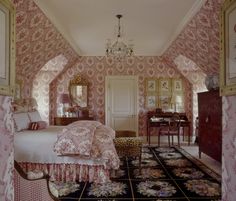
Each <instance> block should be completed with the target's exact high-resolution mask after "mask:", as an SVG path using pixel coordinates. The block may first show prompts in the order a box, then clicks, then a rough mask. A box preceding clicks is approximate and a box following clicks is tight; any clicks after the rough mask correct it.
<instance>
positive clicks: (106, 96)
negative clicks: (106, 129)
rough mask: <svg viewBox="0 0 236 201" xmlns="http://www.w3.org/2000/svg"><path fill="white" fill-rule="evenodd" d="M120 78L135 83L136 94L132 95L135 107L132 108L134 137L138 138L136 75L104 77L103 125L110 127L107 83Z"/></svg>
mask: <svg viewBox="0 0 236 201" xmlns="http://www.w3.org/2000/svg"><path fill="white" fill-rule="evenodd" d="M122 78H129V79H134V81H135V90H136V92H135V93H134V95H135V97H134V103H136V104H135V107H134V113H135V114H136V115H135V131H136V136H138V111H139V105H138V97H139V96H138V76H137V75H131V76H130V75H123V76H117V75H109V76H106V77H105V124H106V125H110V119H111V118H110V112H109V110H110V108H109V105H108V103H109V101H110V97H109V90H110V86H109V82H110V81H111V80H113V79H122Z"/></svg>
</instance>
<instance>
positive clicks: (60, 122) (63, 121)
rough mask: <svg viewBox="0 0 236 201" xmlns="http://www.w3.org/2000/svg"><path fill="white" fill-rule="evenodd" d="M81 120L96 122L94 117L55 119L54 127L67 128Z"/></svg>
mask: <svg viewBox="0 0 236 201" xmlns="http://www.w3.org/2000/svg"><path fill="white" fill-rule="evenodd" d="M79 120H94V118H93V117H54V125H57V126H66V125H68V124H70V123H73V122H75V121H79Z"/></svg>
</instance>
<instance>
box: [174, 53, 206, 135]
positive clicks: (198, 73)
mask: <svg viewBox="0 0 236 201" xmlns="http://www.w3.org/2000/svg"><path fill="white" fill-rule="evenodd" d="M174 63H175V65H176V67H177V68H178V69H179V71H180V72H181V74H182V75H183V76H184V77H185V78H186V79H187V80H188V81H189V82H190V83H191V84H192V85H193V89H192V90H193V101H192V104H193V120H194V122H193V123H194V124H193V127H194V130H193V131H194V132H195V127H196V122H195V120H196V117H197V116H198V99H197V93H199V92H203V91H207V89H206V86H205V78H206V74H205V73H203V72H202V70H201V69H200V68H199V67H198V66H197V64H196V63H194V62H193V61H192V60H190V59H189V58H187V57H185V56H183V55H179V56H178V57H176V58H175V60H174Z"/></svg>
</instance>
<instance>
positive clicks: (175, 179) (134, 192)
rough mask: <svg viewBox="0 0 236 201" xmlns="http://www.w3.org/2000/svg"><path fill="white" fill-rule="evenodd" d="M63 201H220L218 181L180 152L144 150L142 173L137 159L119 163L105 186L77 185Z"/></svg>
mask: <svg viewBox="0 0 236 201" xmlns="http://www.w3.org/2000/svg"><path fill="white" fill-rule="evenodd" d="M79 185H80V186H79V190H77V191H76V192H74V193H71V194H69V195H67V196H65V197H60V199H61V200H62V201H74V200H81V201H83V200H84V201H86V200H87V201H88V200H97V201H119V200H126V201H131V200H140V201H141V200H149V201H162V200H163V201H168V200H175V201H180V200H198V201H199V200H206V201H207V200H208V201H216V200H217V201H220V200H221V178H220V176H219V175H218V174H217V173H215V172H214V171H212V170H211V169H209V168H208V167H206V166H205V165H204V164H203V163H202V162H200V161H198V160H197V159H195V158H194V157H192V156H191V155H190V154H188V153H187V152H185V151H184V150H183V149H180V148H175V147H144V148H143V149H142V169H141V174H140V173H139V168H138V159H137V160H135V159H123V160H121V165H120V169H119V170H118V171H117V172H116V173H115V174H113V175H112V181H111V182H110V183H105V184H94V183H79Z"/></svg>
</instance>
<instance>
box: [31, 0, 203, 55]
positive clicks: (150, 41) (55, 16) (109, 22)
mask: <svg viewBox="0 0 236 201" xmlns="http://www.w3.org/2000/svg"><path fill="white" fill-rule="evenodd" d="M35 2H36V4H37V5H38V6H39V7H40V8H41V9H42V10H43V12H44V13H45V14H46V15H47V17H48V18H49V19H50V20H51V21H52V23H53V24H54V25H55V26H56V27H57V29H58V30H59V31H60V32H61V33H62V35H63V36H64V37H65V38H66V39H67V40H68V42H69V43H70V44H71V45H72V47H73V48H74V49H75V50H76V51H77V52H78V53H79V55H82V56H104V55H105V44H106V41H107V39H112V41H114V40H115V39H116V35H115V27H116V26H117V24H118V20H117V18H116V15H117V14H122V15H123V17H122V18H121V24H122V28H123V33H124V37H122V39H123V40H124V41H125V42H128V41H129V40H132V41H133V44H134V52H135V55H137V56H158V55H161V54H162V53H163V52H164V51H165V50H166V48H168V46H169V45H170V43H171V42H172V41H173V40H174V39H175V37H176V36H177V34H178V33H179V32H180V31H181V30H182V28H183V27H184V25H185V24H186V23H187V22H188V21H189V20H190V19H191V18H192V17H193V15H194V14H196V12H197V11H198V10H199V9H200V7H201V6H202V5H203V3H204V2H205V0H35Z"/></svg>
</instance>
